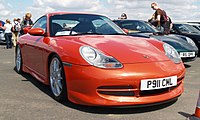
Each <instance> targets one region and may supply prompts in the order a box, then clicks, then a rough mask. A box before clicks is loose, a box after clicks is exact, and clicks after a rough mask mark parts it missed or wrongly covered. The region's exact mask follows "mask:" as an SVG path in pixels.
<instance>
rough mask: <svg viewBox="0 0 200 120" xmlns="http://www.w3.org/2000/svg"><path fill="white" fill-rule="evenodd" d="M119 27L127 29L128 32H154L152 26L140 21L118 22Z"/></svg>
mask: <svg viewBox="0 0 200 120" xmlns="http://www.w3.org/2000/svg"><path fill="white" fill-rule="evenodd" d="M120 25H121V26H120V27H121V28H125V29H127V30H129V33H156V32H158V31H157V30H156V29H155V28H154V27H152V26H151V25H149V24H148V23H145V22H142V21H134V20H128V21H123V22H121V23H120Z"/></svg>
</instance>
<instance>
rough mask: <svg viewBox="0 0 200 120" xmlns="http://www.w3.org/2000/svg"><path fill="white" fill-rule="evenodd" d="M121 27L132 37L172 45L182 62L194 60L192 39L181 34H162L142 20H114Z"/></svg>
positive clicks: (194, 46)
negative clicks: (150, 39)
mask: <svg viewBox="0 0 200 120" xmlns="http://www.w3.org/2000/svg"><path fill="white" fill-rule="evenodd" d="M114 22H115V23H116V24H117V25H118V26H119V27H121V28H122V29H126V30H128V35H131V36H134V37H145V38H153V39H157V40H159V41H162V42H165V43H168V44H170V45H171V46H173V47H174V48H175V49H176V50H177V51H178V53H179V55H180V57H181V58H182V60H183V61H184V62H188V61H193V60H195V58H196V56H197V54H198V48H197V47H196V45H195V43H194V42H193V40H191V39H190V38H188V37H185V36H182V35H175V34H170V35H162V34H161V33H160V32H159V31H157V30H156V29H155V28H154V27H153V26H152V25H151V24H150V23H148V22H146V21H142V20H114Z"/></svg>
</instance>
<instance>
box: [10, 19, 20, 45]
mask: <svg viewBox="0 0 200 120" xmlns="http://www.w3.org/2000/svg"><path fill="white" fill-rule="evenodd" d="M20 21H21V19H20V18H17V19H14V20H13V25H12V26H13V27H12V32H13V47H15V46H16V43H17V41H18V36H19V31H20V30H21V25H20Z"/></svg>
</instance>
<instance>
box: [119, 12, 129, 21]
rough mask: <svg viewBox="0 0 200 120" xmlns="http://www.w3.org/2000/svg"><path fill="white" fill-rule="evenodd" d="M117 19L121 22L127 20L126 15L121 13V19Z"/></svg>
mask: <svg viewBox="0 0 200 120" xmlns="http://www.w3.org/2000/svg"><path fill="white" fill-rule="evenodd" d="M119 19H121V20H123V19H127V15H126V13H122V14H121V17H120V18H119Z"/></svg>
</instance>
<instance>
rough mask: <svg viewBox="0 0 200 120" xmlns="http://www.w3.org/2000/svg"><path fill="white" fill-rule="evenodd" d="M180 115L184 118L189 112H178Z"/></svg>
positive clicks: (188, 115)
mask: <svg viewBox="0 0 200 120" xmlns="http://www.w3.org/2000/svg"><path fill="white" fill-rule="evenodd" d="M178 113H179V114H180V115H182V116H184V117H185V118H189V117H190V116H191V114H188V113H185V112H178Z"/></svg>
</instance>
